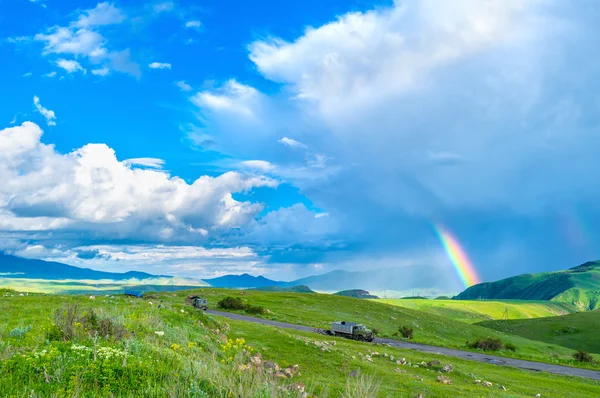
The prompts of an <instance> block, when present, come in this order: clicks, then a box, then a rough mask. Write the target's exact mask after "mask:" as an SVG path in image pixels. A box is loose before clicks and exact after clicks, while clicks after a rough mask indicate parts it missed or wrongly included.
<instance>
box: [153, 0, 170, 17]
mask: <svg viewBox="0 0 600 398" xmlns="http://www.w3.org/2000/svg"><path fill="white" fill-rule="evenodd" d="M152 9H153V10H154V12H155V13H157V14H160V13H162V12H168V11H173V10H174V9H175V4H174V3H173V2H172V1H163V2H161V3H156V4H154V5H153V6H152Z"/></svg>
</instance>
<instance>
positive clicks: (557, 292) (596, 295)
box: [454, 261, 600, 310]
mask: <svg viewBox="0 0 600 398" xmlns="http://www.w3.org/2000/svg"><path fill="white" fill-rule="evenodd" d="M454 298H455V299H457V300H478V299H485V300H493V299H504V300H506V299H511V300H552V301H558V302H563V303H569V304H572V305H574V306H575V307H576V308H577V309H579V310H593V309H596V308H600V303H599V300H600V261H593V262H587V263H585V264H582V265H580V266H577V267H574V268H571V269H568V270H566V271H557V272H546V273H539V274H524V275H518V276H513V277H511V278H507V279H502V280H499V281H496V282H486V283H480V284H478V285H474V286H471V287H470V288H468V289H467V290H465V291H463V292H462V293H460V294H458V295H457V296H456V297H454Z"/></svg>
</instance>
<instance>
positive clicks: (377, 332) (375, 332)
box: [373, 328, 381, 336]
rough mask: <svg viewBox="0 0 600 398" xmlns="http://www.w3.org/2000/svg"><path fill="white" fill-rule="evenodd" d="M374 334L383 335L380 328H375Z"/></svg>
mask: <svg viewBox="0 0 600 398" xmlns="http://www.w3.org/2000/svg"><path fill="white" fill-rule="evenodd" d="M373 334H374V335H375V336H379V334H381V330H380V329H379V328H373Z"/></svg>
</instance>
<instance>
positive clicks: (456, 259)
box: [433, 224, 481, 287]
mask: <svg viewBox="0 0 600 398" xmlns="http://www.w3.org/2000/svg"><path fill="white" fill-rule="evenodd" d="M433 228H434V230H435V233H436V235H437V236H438V238H439V240H440V242H441V243H442V246H444V250H445V251H446V254H447V255H448V258H449V259H450V261H451V262H452V264H453V265H454V269H455V270H456V273H457V274H458V276H459V277H460V279H461V281H462V282H463V284H464V285H465V287H469V286H473V285H476V284H478V283H480V282H481V280H480V278H479V276H478V275H477V273H476V272H475V268H473V265H472V264H471V262H470V261H469V258H468V257H467V254H466V253H465V251H464V250H463V249H462V247H460V244H459V243H458V240H457V239H456V238H455V237H454V236H452V234H451V233H450V232H448V230H447V229H446V228H444V227H443V226H441V225H439V224H435V225H434V226H433Z"/></svg>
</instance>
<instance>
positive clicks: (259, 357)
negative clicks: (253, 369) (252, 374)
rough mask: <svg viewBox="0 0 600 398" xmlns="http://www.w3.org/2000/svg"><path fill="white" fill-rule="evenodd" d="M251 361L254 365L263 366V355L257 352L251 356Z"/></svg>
mask: <svg viewBox="0 0 600 398" xmlns="http://www.w3.org/2000/svg"><path fill="white" fill-rule="evenodd" d="M250 363H251V364H252V365H254V366H262V355H260V353H258V352H257V353H256V354H254V355H253V356H251V357H250Z"/></svg>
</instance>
